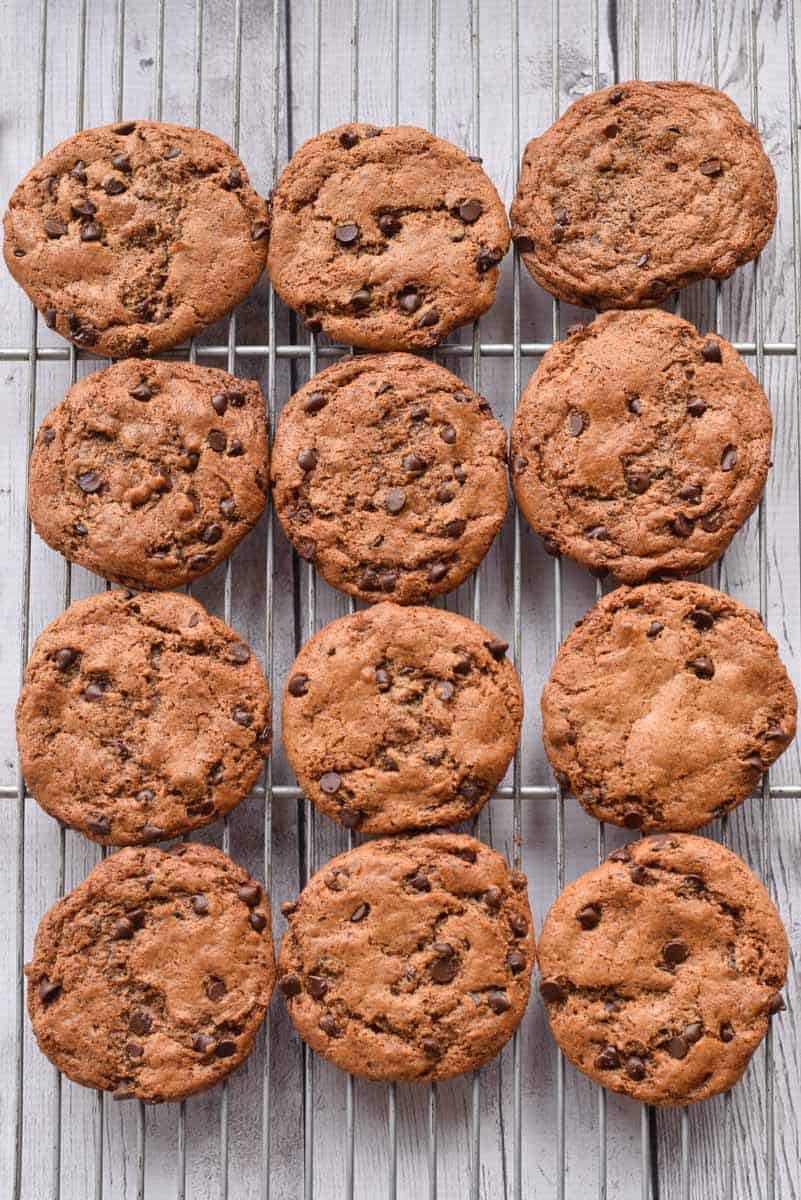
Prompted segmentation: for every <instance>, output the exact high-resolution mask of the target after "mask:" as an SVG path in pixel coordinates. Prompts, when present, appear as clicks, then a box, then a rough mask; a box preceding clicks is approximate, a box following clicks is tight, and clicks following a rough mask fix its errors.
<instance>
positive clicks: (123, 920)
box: [111, 917, 134, 940]
mask: <svg viewBox="0 0 801 1200" xmlns="http://www.w3.org/2000/svg"><path fill="white" fill-rule="evenodd" d="M111 928H112V933H113V934H114V937H115V938H119V939H123V940H125V939H128V938H132V937H133V935H134V927H133V925H132V923H131V922H130V921H129V920H128V918H127V917H119V918H118V919H117V920H116V921H115V922H114V924H113V925H112V927H111Z"/></svg>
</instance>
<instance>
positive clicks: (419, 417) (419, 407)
mask: <svg viewBox="0 0 801 1200" xmlns="http://www.w3.org/2000/svg"><path fill="white" fill-rule="evenodd" d="M428 415H429V414H428V406H427V405H426V404H415V406H414V408H413V409H412V410H411V411H410V413H409V416H410V417H411V418H412V420H413V421H425V419H426V418H427V417H428Z"/></svg>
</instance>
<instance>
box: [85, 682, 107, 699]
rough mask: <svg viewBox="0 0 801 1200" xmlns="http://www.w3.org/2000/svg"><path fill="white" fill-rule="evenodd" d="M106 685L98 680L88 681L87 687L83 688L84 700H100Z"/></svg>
mask: <svg viewBox="0 0 801 1200" xmlns="http://www.w3.org/2000/svg"><path fill="white" fill-rule="evenodd" d="M106 687H107V684H105V683H101V682H100V681H99V680H94V681H93V682H92V683H90V684H89V685H88V686H87V687H85V688H84V691H83V698H84V700H89V701H90V702H92V701H94V700H100V699H101V697H102V695H103V693H104V692H105V690H106Z"/></svg>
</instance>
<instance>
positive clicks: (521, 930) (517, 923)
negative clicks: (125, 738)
mask: <svg viewBox="0 0 801 1200" xmlns="http://www.w3.org/2000/svg"><path fill="white" fill-rule="evenodd" d="M524 886H525V884H524ZM509 924H510V925H511V927H512V933H513V934H514V935H515V937H525V936H526V934H527V933H528V921H527V920H526V918H525V917H524V916H521V914H520V913H512V915H511V917H510V918H509Z"/></svg>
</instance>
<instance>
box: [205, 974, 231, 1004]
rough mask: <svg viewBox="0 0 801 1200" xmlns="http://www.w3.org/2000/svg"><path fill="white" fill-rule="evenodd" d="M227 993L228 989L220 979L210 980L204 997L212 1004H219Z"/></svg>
mask: <svg viewBox="0 0 801 1200" xmlns="http://www.w3.org/2000/svg"><path fill="white" fill-rule="evenodd" d="M227 993H228V989H227V987H226V986H225V984H224V983H223V981H222V980H221V979H212V980H211V982H210V983H209V985H208V987H207V988H206V995H207V996H208V998H209V1000H211V1001H212V1002H213V1003H214V1004H219V1002H220V1000H222V998H223V996H225V995H227Z"/></svg>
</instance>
